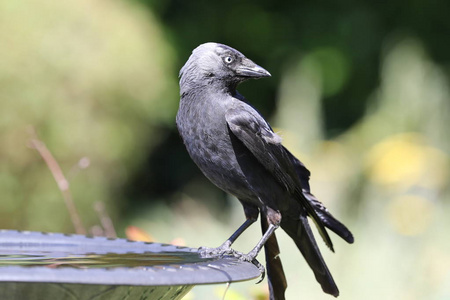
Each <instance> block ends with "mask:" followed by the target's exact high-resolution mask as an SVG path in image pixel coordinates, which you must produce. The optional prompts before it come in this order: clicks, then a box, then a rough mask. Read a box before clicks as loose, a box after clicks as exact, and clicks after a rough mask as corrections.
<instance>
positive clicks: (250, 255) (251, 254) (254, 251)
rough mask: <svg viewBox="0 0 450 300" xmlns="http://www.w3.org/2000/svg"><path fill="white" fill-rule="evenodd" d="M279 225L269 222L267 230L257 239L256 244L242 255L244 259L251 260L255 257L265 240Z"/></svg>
mask: <svg viewBox="0 0 450 300" xmlns="http://www.w3.org/2000/svg"><path fill="white" fill-rule="evenodd" d="M278 227H279V225H274V224H270V225H269V228H267V231H266V232H265V233H264V235H263V237H262V238H261V239H260V240H259V242H258V243H257V244H256V246H255V247H254V248H253V249H252V250H251V251H250V252H249V253H247V254H246V255H245V256H246V257H243V259H244V260H248V261H253V260H254V259H255V257H256V256H257V255H258V253H259V252H260V251H261V249H262V247H264V244H265V243H266V242H267V240H268V239H269V238H270V236H271V235H272V233H273V232H274V231H275V230H276V229H277V228H278Z"/></svg>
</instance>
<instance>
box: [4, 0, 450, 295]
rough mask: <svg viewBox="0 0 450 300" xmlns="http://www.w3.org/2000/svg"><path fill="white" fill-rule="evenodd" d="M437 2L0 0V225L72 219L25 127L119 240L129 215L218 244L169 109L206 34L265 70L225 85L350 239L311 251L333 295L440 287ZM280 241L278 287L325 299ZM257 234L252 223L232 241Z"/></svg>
mask: <svg viewBox="0 0 450 300" xmlns="http://www.w3.org/2000/svg"><path fill="white" fill-rule="evenodd" d="M449 11H450V2H449V1H446V0H442V1H440V0H432V1H413V0H412V1H407V2H405V1H399V0H394V1H390V2H374V1H340V2H335V1H302V2H294V1H285V2H280V1H277V2H275V1H268V0H265V1H256V0H253V1H237V0H232V1H227V2H212V1H205V0H198V1H181V0H164V1H155V0H141V1H139V0H134V1H130V0H129V1H125V0H122V1H120V0H101V1H94V0H77V1H74V0H67V1H50V0H41V1H14V0H3V1H0V41H1V47H0V145H1V146H0V195H1V200H0V228H4V229H22V230H36V231H54V232H68V233H71V232H74V228H73V225H72V223H71V222H70V218H69V214H68V212H67V209H66V207H65V204H64V200H63V197H62V195H61V191H60V190H59V188H58V186H57V184H56V183H55V180H54V178H53V177H52V173H51V172H50V170H49V168H48V167H47V165H46V163H45V162H44V160H43V158H42V157H41V156H40V155H39V153H38V152H37V151H36V150H35V149H33V147H32V145H31V143H30V141H31V139H33V138H36V136H37V137H38V138H39V139H40V140H41V141H42V142H43V143H45V145H46V147H47V148H48V149H49V151H50V152H51V153H52V154H53V156H54V158H55V160H56V161H57V162H58V164H59V165H60V167H61V169H62V171H63V172H64V174H65V176H66V178H67V180H68V181H69V183H70V193H71V195H72V198H73V199H74V201H75V205H76V207H77V209H78V211H79V213H80V216H81V219H82V222H83V224H84V226H85V227H86V228H88V229H90V231H91V232H99V226H98V224H100V220H99V217H98V213H97V212H96V209H95V208H94V206H95V203H102V204H104V205H105V210H106V212H107V213H108V214H109V215H110V217H111V219H112V222H113V223H114V226H115V228H116V230H117V232H118V235H119V236H120V237H125V229H126V228H127V226H130V225H133V226H138V227H139V228H141V229H142V230H144V231H146V232H147V233H149V234H150V235H151V236H152V237H153V238H154V239H155V240H157V241H159V242H170V241H172V240H174V239H177V240H178V241H179V240H180V239H181V240H182V241H184V243H185V244H186V245H188V246H191V247H198V246H202V245H203V246H211V247H212V246H218V245H219V244H220V243H222V242H223V241H224V240H225V239H226V238H227V237H228V236H229V235H230V234H231V232H233V231H234V229H236V228H237V227H238V226H239V225H240V224H241V222H242V221H243V220H244V215H243V212H242V209H241V206H240V204H239V203H238V201H236V200H235V199H232V197H230V196H227V195H226V194H224V193H223V192H221V191H220V190H218V189H217V188H216V187H214V186H213V185H212V184H210V183H209V182H208V181H207V180H206V179H205V178H204V177H203V176H202V174H201V173H200V171H198V170H197V168H196V166H195V165H194V164H193V163H192V162H191V161H190V159H189V157H188V155H187V153H186V151H185V149H184V146H183V145H182V143H181V140H180V139H179V137H178V133H177V131H176V128H175V121H174V119H175V114H176V110H177V106H178V100H179V97H178V83H177V81H178V79H177V76H178V70H179V69H180V68H181V66H182V65H183V64H184V62H185V61H186V60H187V58H188V57H189V55H190V52H191V51H192V49H193V48H195V47H196V46H197V45H199V44H201V43H204V42H207V41H216V42H221V43H225V44H228V45H230V46H232V47H235V48H237V49H238V50H240V51H241V52H243V53H244V54H245V55H246V56H248V57H249V58H251V59H252V60H254V61H255V62H256V63H258V64H260V65H261V66H263V67H264V68H266V69H267V70H269V71H270V72H271V73H272V77H271V78H268V79H263V80H259V81H252V82H247V83H245V84H243V85H242V86H241V87H240V89H239V90H240V92H241V93H242V94H243V95H245V96H246V98H247V99H248V100H249V101H250V102H251V103H252V104H253V105H254V106H255V107H256V108H257V109H258V110H259V111H261V112H262V113H263V115H265V116H266V117H267V118H268V119H269V120H270V122H271V124H272V125H273V127H274V128H275V129H276V131H277V132H279V133H280V135H281V136H282V137H283V139H284V143H285V145H286V146H287V147H288V148H289V149H291V151H292V152H293V153H295V154H296V155H297V156H298V157H299V158H300V159H301V160H302V161H303V162H304V163H305V164H306V165H307V166H308V168H309V169H310V170H311V171H312V178H311V184H312V189H313V192H314V194H315V195H316V196H317V197H318V198H319V199H320V200H322V202H324V203H325V205H327V207H328V208H329V209H330V210H331V211H332V212H333V214H334V215H335V216H336V217H338V219H340V220H342V221H343V222H344V223H345V224H347V225H348V226H349V228H350V229H351V230H352V231H353V233H354V235H355V244H354V245H347V244H345V243H344V242H342V241H340V240H338V239H337V238H336V237H335V238H334V242H335V245H336V246H335V249H336V253H335V254H332V253H329V251H328V250H327V249H326V248H325V247H322V249H323V254H324V256H325V260H326V261H327V263H328V266H329V267H330V269H331V272H332V274H333V275H334V277H335V280H336V282H337V284H338V286H339V288H340V290H341V296H340V299H408V300H409V299H411V300H413V299H450V238H449V233H448V231H449V229H450V217H449V213H450V201H449V200H450V189H449V187H450V185H449V179H450V174H449V152H450V134H449V128H450V84H449V83H450V81H449V79H450V18H448V12H449ZM97 210H98V209H97ZM96 230H97V231H96ZM100 232H101V230H100ZM278 236H279V238H280V244H281V245H280V246H281V251H282V253H281V258H282V261H283V263H284V266H285V270H286V273H287V278H288V284H289V288H288V290H287V298H288V299H330V296H328V295H325V294H323V293H322V291H321V289H320V286H319V285H318V284H317V283H316V282H315V279H314V276H313V274H312V272H311V271H310V270H309V268H308V266H307V265H306V263H305V262H304V260H303V258H302V257H301V255H300V253H298V251H297V249H296V248H295V246H294V244H293V243H292V242H291V241H290V240H289V238H288V237H287V236H286V235H285V234H284V233H282V232H281V230H280V231H279V233H278ZM259 237H260V229H259V226H258V225H255V226H253V227H252V228H251V229H250V230H249V232H246V233H245V234H244V237H242V238H241V239H240V240H238V241H237V242H236V244H235V248H236V249H238V250H241V251H244V252H246V251H248V250H250V249H251V248H252V246H253V245H254V244H255V243H256V242H257V240H258V239H259ZM319 243H320V241H319ZM261 260H263V258H262V257H261ZM224 290H225V286H206V287H198V288H195V289H194V290H193V291H192V292H191V293H190V294H189V295H188V297H187V299H221V298H222V294H223V292H224ZM266 296H267V291H266V283H265V282H264V283H263V284H260V285H255V284H254V282H246V283H239V284H233V285H231V288H230V290H229V291H228V292H227V296H226V299H229V300H236V299H238V300H239V299H265V297H266Z"/></svg>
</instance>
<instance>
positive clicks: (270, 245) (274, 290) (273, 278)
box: [261, 216, 287, 300]
mask: <svg viewBox="0 0 450 300" xmlns="http://www.w3.org/2000/svg"><path fill="white" fill-rule="evenodd" d="M268 228H269V225H268V223H267V218H266V217H265V216H261V229H262V232H263V234H264V233H265V232H266V231H267V229H268ZM264 252H265V254H266V269H267V281H268V284H269V292H270V298H269V299H270V300H285V297H284V292H285V291H286V288H287V282H286V277H285V275H284V271H283V265H282V264H281V259H280V257H279V255H280V248H279V247H278V242H277V237H276V235H275V232H274V233H273V234H272V235H271V236H270V238H269V239H268V240H267V242H266V243H265V245H264Z"/></svg>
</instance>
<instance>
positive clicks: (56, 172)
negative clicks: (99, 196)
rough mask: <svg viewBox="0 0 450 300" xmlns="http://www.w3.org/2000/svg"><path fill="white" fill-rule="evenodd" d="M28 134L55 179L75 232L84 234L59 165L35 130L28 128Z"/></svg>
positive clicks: (66, 181) (32, 144)
mask: <svg viewBox="0 0 450 300" xmlns="http://www.w3.org/2000/svg"><path fill="white" fill-rule="evenodd" d="M30 134H31V136H32V137H31V139H30V143H31V147H32V148H34V149H36V150H37V151H38V152H39V154H40V155H41V157H42V159H43V160H44V161H45V163H46V164H47V167H48V169H49V170H50V172H51V173H52V175H53V178H54V179H55V181H56V184H57V185H58V188H59V190H60V191H61V194H62V196H63V199H64V203H65V204H66V207H67V211H68V212H69V216H70V219H71V221H72V224H73V226H74V228H75V232H76V233H77V234H86V229H85V228H84V226H83V223H82V222H81V219H80V215H79V214H78V212H77V209H76V207H75V203H74V202H73V199H72V194H71V193H70V189H69V181H68V180H67V179H66V177H65V176H64V173H63V171H62V169H61V167H60V166H59V164H58V162H57V161H56V159H55V158H54V157H53V155H52V153H51V152H50V150H48V148H47V146H45V143H44V142H43V141H41V140H39V138H38V136H37V133H36V130H35V129H34V128H33V127H31V129H30Z"/></svg>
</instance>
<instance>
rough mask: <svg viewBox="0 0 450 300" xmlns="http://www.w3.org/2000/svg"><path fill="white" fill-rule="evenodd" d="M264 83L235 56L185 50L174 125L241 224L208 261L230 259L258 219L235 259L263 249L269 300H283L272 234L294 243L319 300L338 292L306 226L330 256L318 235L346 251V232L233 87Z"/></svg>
mask: <svg viewBox="0 0 450 300" xmlns="http://www.w3.org/2000/svg"><path fill="white" fill-rule="evenodd" d="M269 76H271V75H270V73H269V72H267V71H266V70H265V69H263V68H262V67H260V66H258V65H257V64H255V63H254V62H253V61H251V60H250V59H248V58H246V57H245V56H244V55H243V54H242V53H240V52H239V51H237V50H235V49H233V48H231V47H229V46H226V45H223V44H218V43H205V44H202V45H200V46H198V47H197V48H196V49H194V50H193V52H192V54H191V56H190V57H189V59H188V61H187V62H186V64H185V65H184V66H183V67H182V68H181V70H180V96H181V99H180V106H179V109H178V113H177V117H176V124H177V127H178V131H179V133H180V135H181V138H182V139H183V142H184V144H185V146H186V148H187V151H188V152H189V155H190V156H191V158H192V160H193V161H194V162H195V163H196V164H197V166H198V167H199V168H200V170H201V171H202V172H203V174H204V175H205V176H206V177H207V178H208V179H209V180H210V181H211V182H212V183H214V184H215V185H216V186H217V187H219V188H221V189H222V190H224V191H225V192H227V193H230V194H232V195H234V196H235V197H236V198H237V199H239V201H240V202H241V204H242V206H243V208H244V213H245V216H246V221H245V222H244V223H243V224H242V225H241V227H239V229H238V230H237V231H236V232H235V233H233V235H232V236H231V237H230V238H229V239H228V240H226V241H225V242H224V243H223V244H222V245H221V246H220V247H218V248H214V249H209V250H208V251H209V253H216V254H222V255H224V254H227V253H233V251H234V250H232V249H231V248H230V247H231V244H232V243H233V242H234V241H235V240H236V239H237V238H238V237H239V235H240V234H241V233H242V232H243V231H244V230H245V229H247V228H248V227H249V226H250V225H251V224H252V223H254V222H255V221H256V220H257V218H258V215H259V214H261V226H262V230H263V237H262V239H261V240H260V241H259V242H258V244H257V245H256V246H255V247H254V248H253V250H251V251H250V252H249V253H248V254H242V258H243V259H246V260H249V261H254V259H255V257H256V256H257V254H258V253H259V251H260V250H261V248H262V247H263V246H265V247H264V248H265V254H266V268H267V275H268V281H269V289H270V293H271V299H284V292H285V289H286V287H287V284H286V279H285V277H284V272H283V267H282V265H281V261H280V258H279V248H278V243H277V240H276V236H275V233H274V231H275V229H277V228H278V227H279V226H281V228H283V230H284V231H286V233H287V234H288V235H289V236H290V237H291V238H292V239H293V240H294V242H295V244H296V245H297V247H298V249H299V250H300V252H301V253H302V254H303V256H304V257H305V259H306V261H307V262H308V264H309V266H310V267H311V269H312V270H313V272H314V275H315V277H316V280H317V281H318V282H319V283H320V285H321V286H322V289H323V291H324V292H325V293H328V294H331V295H334V296H336V297H337V296H338V295H339V291H338V288H337V286H336V284H335V282H334V280H333V277H332V276H331V274H330V271H329V270H328V268H327V266H326V264H325V262H324V260H323V258H322V255H321V253H320V251H319V248H318V246H317V244H316V241H315V239H314V236H313V233H312V231H311V228H310V225H309V223H308V218H307V217H310V218H311V219H312V220H313V221H314V223H315V224H316V226H317V229H318V232H319V233H320V235H321V236H322V238H323V240H324V241H325V244H326V245H327V246H328V247H329V248H330V249H331V250H332V251H334V250H333V244H332V242H331V239H330V237H329V235H328V232H327V230H326V228H328V229H330V230H331V231H333V232H335V233H336V234H337V235H339V236H340V237H341V238H343V239H344V240H345V241H347V242H348V243H353V236H352V234H351V232H350V231H349V230H348V229H347V228H346V227H345V226H344V225H343V224H342V223H340V222H339V221H338V220H336V219H335V218H334V217H333V216H332V215H331V214H330V212H329V211H328V210H327V209H326V208H325V206H324V205H323V204H322V203H321V202H319V201H318V200H317V199H316V198H315V197H314V196H313V194H311V192H310V186H309V177H310V172H309V171H308V169H307V168H306V167H305V166H304V165H303V163H301V162H300V161H299V160H298V159H297V158H296V157H294V156H293V155H292V154H291V152H289V151H288V150H287V149H286V148H285V147H284V146H283V145H282V144H281V138H280V136H278V135H277V134H276V133H274V131H273V130H272V128H271V127H270V125H269V124H268V123H267V122H266V121H265V120H264V118H263V117H262V116H261V115H260V114H259V113H258V112H257V111H256V110H255V109H254V108H253V107H252V106H250V105H249V104H248V103H247V101H246V99H245V98H244V97H243V96H242V95H241V94H239V93H238V91H237V90H236V87H237V86H238V84H240V83H241V82H243V81H245V80H247V79H251V78H261V77H269Z"/></svg>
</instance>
